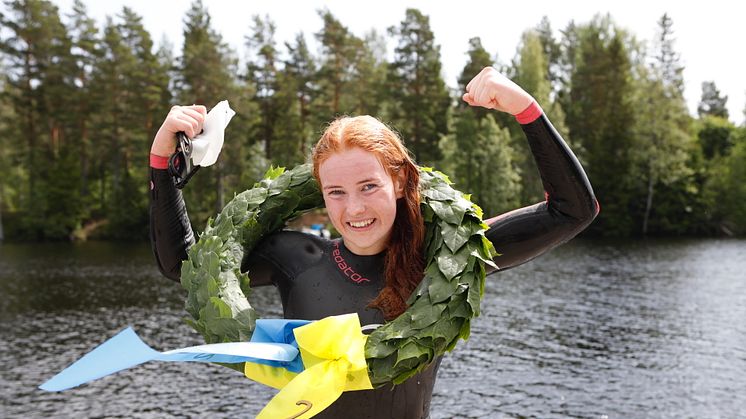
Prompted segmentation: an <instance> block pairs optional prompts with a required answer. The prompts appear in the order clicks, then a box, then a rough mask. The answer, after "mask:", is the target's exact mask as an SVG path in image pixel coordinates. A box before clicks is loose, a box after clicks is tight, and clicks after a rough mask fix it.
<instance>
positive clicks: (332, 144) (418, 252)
mask: <svg viewBox="0 0 746 419" xmlns="http://www.w3.org/2000/svg"><path fill="white" fill-rule="evenodd" d="M355 147H357V148H360V149H363V150H365V151H368V152H371V153H373V154H375V155H376V157H377V158H378V160H379V161H380V162H381V165H382V166H383V167H384V169H385V170H386V172H387V173H388V175H389V176H391V178H392V179H397V177H398V178H399V179H403V180H404V195H403V197H402V198H399V199H397V202H396V217H395V219H394V225H393V227H392V230H391V234H390V237H389V243H388V246H387V247H386V253H385V256H384V278H385V281H386V283H385V286H384V288H383V289H382V290H381V292H380V293H379V294H378V296H377V297H376V298H375V299H374V300H373V301H372V302H371V303H370V304H369V307H375V308H378V309H379V310H381V311H382V312H383V315H384V318H385V319H386V320H392V319H394V318H396V317H397V316H399V315H400V314H401V313H403V312H404V311H405V310H406V309H407V303H406V301H407V299H408V298H409V296H410V294H412V291H414V289H415V288H416V287H417V285H418V284H419V283H420V281H422V278H423V275H424V268H425V266H424V265H425V261H424V256H423V248H422V247H423V243H424V241H425V224H424V221H423V219H422V214H421V213H420V191H419V182H420V174H419V171H418V170H417V165H415V163H414V161H413V160H412V157H411V155H410V154H409V151H408V150H407V149H406V148H405V147H404V145H403V144H402V142H401V139H400V138H399V136H398V135H397V134H396V133H395V132H394V131H393V130H392V129H391V128H389V127H388V126H386V125H385V124H384V123H383V122H381V121H379V120H378V119H376V118H374V117H372V116H367V115H366V116H356V117H348V116H344V117H340V118H338V119H336V120H335V121H333V122H332V123H331V124H329V126H328V127H327V129H326V130H325V131H324V133H323V134H322V135H321V138H320V139H319V141H318V143H317V144H316V146H315V147H314V149H313V153H312V160H313V175H314V177H315V178H316V180H317V181H318V182H319V185H321V179H320V178H319V167H320V166H321V164H322V163H323V162H324V161H326V159H328V158H329V157H330V156H331V155H332V154H334V153H338V152H342V151H344V150H347V149H350V148H355Z"/></svg>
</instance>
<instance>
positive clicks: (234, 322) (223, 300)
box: [181, 164, 495, 386]
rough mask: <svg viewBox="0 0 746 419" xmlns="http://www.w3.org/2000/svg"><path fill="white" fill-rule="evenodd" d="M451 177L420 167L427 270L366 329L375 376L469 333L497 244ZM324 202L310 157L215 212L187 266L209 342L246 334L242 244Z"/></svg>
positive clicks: (399, 373)
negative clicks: (383, 319) (395, 313)
mask: <svg viewBox="0 0 746 419" xmlns="http://www.w3.org/2000/svg"><path fill="white" fill-rule="evenodd" d="M450 184H451V182H450V181H449V180H448V177H447V176H446V175H444V174H442V173H440V172H436V171H432V170H431V169H429V168H420V190H421V194H422V203H421V207H420V209H421V211H422V214H423V217H424V219H425V223H426V235H425V249H424V254H425V266H426V268H425V272H424V278H423V279H422V282H421V283H420V284H419V286H418V287H417V288H416V289H415V291H414V292H413V293H412V295H411V296H410V298H409V300H408V301H407V304H408V308H407V310H406V311H405V312H404V313H402V314H401V315H400V316H399V317H397V318H396V319H394V320H393V321H391V322H388V323H386V324H385V325H383V326H381V327H379V328H378V329H376V330H375V331H374V332H373V333H371V334H370V336H369V337H368V340H367V343H366V346H365V357H366V359H367V362H368V373H369V376H370V380H371V383H373V385H374V386H378V385H382V384H385V383H389V382H392V383H394V384H399V383H401V382H403V381H405V380H406V379H407V378H409V377H411V376H412V375H414V374H416V373H417V372H419V371H421V370H422V369H424V368H425V367H426V366H428V365H429V364H430V363H431V362H432V361H433V359H435V358H436V357H438V356H440V355H442V354H443V353H445V352H446V351H450V350H452V349H453V348H454V347H455V346H456V343H457V342H458V339H459V338H463V339H464V340H466V339H468V338H469V330H470V322H471V319H472V318H473V317H476V316H478V315H479V303H480V300H481V298H482V294H483V293H484V281H485V274H486V271H485V267H484V265H485V263H486V264H490V265H492V256H493V255H494V254H495V250H494V248H493V246H492V243H491V242H490V241H489V240H487V238H486V237H485V236H484V232H485V231H486V229H487V225H486V224H484V223H483V222H482V210H481V209H480V208H479V207H478V206H477V205H476V204H474V203H472V202H471V201H470V199H469V198H470V197H469V195H464V194H462V193H461V192H459V191H457V190H455V189H453V188H452V187H451V186H450ZM323 205H324V202H323V198H322V195H321V193H320V191H319V188H318V185H317V183H316V180H315V179H314V178H313V175H312V173H311V166H310V165H309V164H305V165H301V166H298V167H296V168H294V169H292V170H289V171H285V170H284V169H283V168H276V169H270V170H269V171H268V172H267V173H266V174H265V179H263V180H262V181H260V182H259V183H257V184H256V185H255V186H254V188H253V189H249V190H247V191H244V192H242V193H240V194H238V195H236V197H235V198H233V200H232V201H231V202H229V203H228V204H227V205H226V206H225V208H223V211H222V212H221V213H220V214H219V215H218V216H217V217H216V218H215V220H214V221H213V220H209V221H208V223H207V227H206V228H205V231H204V233H202V235H201V236H200V239H199V241H198V242H197V243H196V244H195V245H194V246H192V247H191V249H190V250H189V258H188V260H186V261H184V263H183V265H182V268H181V284H182V286H183V287H184V288H185V289H186V290H187V291H188V295H187V301H186V310H187V312H189V314H190V315H191V316H192V319H187V322H188V323H189V324H190V325H191V326H192V327H193V328H194V329H196V330H197V331H198V332H200V333H201V334H202V336H203V337H204V339H205V342H206V343H221V342H238V341H248V340H249V339H250V338H251V334H252V332H253V331H254V324H255V321H256V318H257V316H256V312H255V311H254V309H253V308H252V307H251V305H250V304H249V300H248V297H249V295H250V292H251V288H250V280H249V277H248V275H247V274H245V273H242V272H241V271H240V267H241V261H242V260H243V257H244V255H245V254H248V253H250V252H251V251H252V249H253V248H254V246H256V244H257V243H258V242H259V241H260V240H261V239H262V238H263V237H266V236H267V235H268V234H270V233H272V232H274V231H276V230H278V229H280V228H282V227H283V226H284V225H285V223H286V222H287V221H288V220H290V219H293V218H295V217H297V216H298V215H300V214H301V213H303V212H306V211H309V210H311V209H314V208H319V207H322V206H323Z"/></svg>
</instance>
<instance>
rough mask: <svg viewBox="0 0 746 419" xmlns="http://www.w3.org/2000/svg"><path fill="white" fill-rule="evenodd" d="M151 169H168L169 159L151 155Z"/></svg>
mask: <svg viewBox="0 0 746 419" xmlns="http://www.w3.org/2000/svg"><path fill="white" fill-rule="evenodd" d="M150 167H152V168H153V169H168V157H163V156H157V155H155V154H153V153H150Z"/></svg>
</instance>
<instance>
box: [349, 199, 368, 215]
mask: <svg viewBox="0 0 746 419" xmlns="http://www.w3.org/2000/svg"><path fill="white" fill-rule="evenodd" d="M347 212H348V213H349V214H350V215H353V216H354V215H359V214H362V213H364V212H365V202H364V201H363V200H362V199H360V198H358V197H351V198H350V200H349V201H348V203H347Z"/></svg>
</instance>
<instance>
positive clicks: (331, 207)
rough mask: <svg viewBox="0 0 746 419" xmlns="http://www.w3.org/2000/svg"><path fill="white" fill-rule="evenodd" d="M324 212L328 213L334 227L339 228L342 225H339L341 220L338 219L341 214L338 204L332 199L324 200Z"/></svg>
mask: <svg viewBox="0 0 746 419" xmlns="http://www.w3.org/2000/svg"><path fill="white" fill-rule="evenodd" d="M330 201H331V202H330ZM326 213H327V214H328V215H329V219H330V220H331V222H332V224H333V225H334V228H336V229H337V230H339V229H340V228H341V227H342V226H341V225H340V222H341V221H340V220H339V218H340V217H341V214H342V212H341V206H340V204H339V203H338V202H334V201H332V200H329V201H326Z"/></svg>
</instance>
